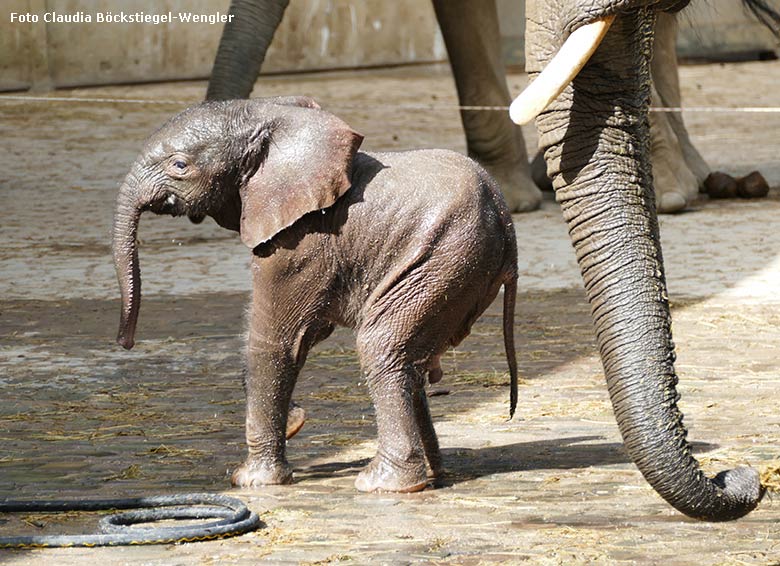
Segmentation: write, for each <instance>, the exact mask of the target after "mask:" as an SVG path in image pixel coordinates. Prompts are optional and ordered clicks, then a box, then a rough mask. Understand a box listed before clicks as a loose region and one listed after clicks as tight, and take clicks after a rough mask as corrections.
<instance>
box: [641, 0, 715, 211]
mask: <svg viewBox="0 0 780 566" xmlns="http://www.w3.org/2000/svg"><path fill="white" fill-rule="evenodd" d="M676 49H677V18H676V16H675V15H674V14H665V13H660V14H658V16H657V21H656V25H655V40H654V45H653V60H652V64H651V75H652V82H653V93H652V100H651V104H652V106H663V107H672V108H679V107H680V106H681V104H682V99H681V96H680V80H679V76H678V72H677V52H676ZM650 131H651V134H652V140H653V142H652V147H651V155H652V158H651V159H652V162H653V179H654V186H655V195H656V202H657V203H658V212H664V213H665V212H677V211H679V210H682V209H684V208H686V207H687V206H688V205H689V204H690V203H691V202H693V201H694V200H695V199H696V196H697V194H698V193H699V188H700V187H702V186H703V184H704V180H705V179H706V178H707V176H708V175H709V174H710V168H709V166H708V165H707V163H706V162H705V161H704V158H702V156H701V154H700V153H699V152H698V151H697V150H696V148H695V147H694V146H693V144H692V143H691V140H690V138H689V137H688V131H687V130H686V129H685V124H684V122H683V119H682V114H681V113H680V112H668V113H660V112H653V113H651V114H650Z"/></svg>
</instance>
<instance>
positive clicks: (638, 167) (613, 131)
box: [526, 3, 763, 521]
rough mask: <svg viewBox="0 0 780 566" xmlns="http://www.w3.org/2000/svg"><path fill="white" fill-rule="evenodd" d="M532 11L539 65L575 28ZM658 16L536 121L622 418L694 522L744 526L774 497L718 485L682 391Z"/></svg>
mask: <svg viewBox="0 0 780 566" xmlns="http://www.w3.org/2000/svg"><path fill="white" fill-rule="evenodd" d="M530 4H531V5H532V7H531V9H530V10H529V12H528V25H527V28H526V46H527V47H526V51H527V57H528V68H529V70H530V71H539V70H540V69H541V68H542V67H543V66H544V65H545V64H546V63H547V62H548V61H549V59H550V57H551V52H552V51H553V50H554V49H555V48H556V47H560V45H561V40H560V37H561V36H563V35H564V34H563V32H562V30H563V29H565V26H566V25H568V23H569V22H567V21H563V22H561V21H559V20H558V18H560V17H563V16H562V15H561V14H560V12H559V11H556V10H554V8H553V7H552V6H550V5H547V4H541V3H540V5H538V6H533V3H530ZM653 20H654V16H653V13H652V11H650V9H638V10H636V11H632V12H627V13H621V14H620V15H618V16H617V18H616V20H615V22H614V23H613V24H612V27H611V29H610V30H609V32H608V33H607V35H606V37H605V39H604V42H603V43H602V44H601V46H600V47H599V48H598V49H597V50H596V52H595V54H594V55H593V57H592V58H591V60H590V62H589V63H588V64H586V65H585V67H584V68H583V69H582V71H581V72H580V73H579V75H578V76H577V78H575V79H574V81H573V83H572V84H570V85H569V86H568V87H567V88H566V90H565V91H564V92H563V94H562V95H561V96H559V97H558V98H557V99H556V100H555V101H554V102H553V104H552V105H551V106H550V108H549V109H548V110H547V111H546V112H544V113H542V114H541V115H540V116H539V118H538V119H537V126H538V128H539V133H540V144H541V146H542V147H544V148H546V149H545V158H546V160H547V163H548V170H549V171H550V173H551V176H552V178H553V184H554V187H555V190H556V198H557V200H558V201H559V202H560V204H561V209H562V212H563V215H564V217H565V219H566V221H567V223H568V225H569V233H570V235H571V239H572V243H573V245H574V249H575V252H576V255H577V260H578V262H579V265H580V269H581V271H582V276H583V280H584V283H585V288H586V292H587V295H588V299H589V301H590V304H591V311H592V315H593V319H594V323H595V329H596V336H597V341H598V346H599V350H600V354H601V358H602V363H603V365H604V372H605V375H606V379H607V386H608V388H609V394H610V398H611V400H612V404H613V408H614V412H615V417H616V420H617V423H618V426H619V428H620V432H621V434H622V436H623V440H624V442H625V447H626V450H627V451H628V454H629V455H630V457H631V459H632V460H633V461H634V462H635V463H636V465H637V467H638V468H639V470H640V471H641V472H642V474H643V475H644V476H645V478H646V479H647V480H648V482H649V483H650V484H651V485H652V486H653V488H654V489H655V490H656V491H657V492H658V493H659V494H660V495H661V496H662V497H663V498H664V499H666V500H667V501H668V502H669V503H670V504H672V505H673V506H674V507H675V508H677V509H678V510H679V511H681V512H682V513H685V514H686V515H689V516H691V517H696V518H700V519H707V520H714V521H717V520H728V519H736V518H738V517H741V516H743V515H745V514H746V513H748V512H749V511H750V510H752V509H753V508H754V507H755V506H756V505H757V504H758V501H759V500H760V499H761V497H762V495H763V490H762V488H761V486H760V482H759V478H758V474H757V473H756V472H755V470H752V469H750V468H737V469H735V470H730V471H727V472H723V473H721V474H718V476H717V477H715V478H713V479H710V478H708V477H706V476H705V475H704V473H703V472H702V470H701V468H700V466H699V463H698V462H697V460H696V459H695V458H694V457H693V455H692V453H691V447H690V444H689V443H688V441H687V439H686V436H687V431H686V429H685V427H684V425H683V416H682V413H681V412H680V410H679V408H678V406H677V401H678V398H679V396H678V394H677V391H676V384H677V376H676V374H675V370H674V359H675V355H674V345H673V343H672V334H671V317H670V312H669V301H668V299H667V292H666V282H665V275H664V266H663V259H662V254H661V246H660V239H659V233H658V221H657V216H656V211H655V199H654V194H653V190H652V173H651V166H650V161H649V147H648V138H649V127H648V120H647V108H648V101H649V97H650V68H649V66H650V55H651V51H652V41H653V34H652V27H653Z"/></svg>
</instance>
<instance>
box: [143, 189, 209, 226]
mask: <svg viewBox="0 0 780 566" xmlns="http://www.w3.org/2000/svg"><path fill="white" fill-rule="evenodd" d="M146 208H147V209H148V210H151V211H152V212H154V213H155V214H161V215H168V216H184V215H185V214H187V210H188V208H189V207H188V206H187V204H186V203H185V202H184V200H183V199H181V198H179V197H178V196H176V195H175V194H173V193H166V194H163V195H162V196H161V197H160V198H157V199H155V200H153V201H151V202H150V203H149V204H148V205H147V206H146ZM193 216H196V215H193ZM196 217H197V216H196ZM201 220H202V218H201Z"/></svg>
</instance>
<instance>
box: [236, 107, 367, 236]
mask: <svg viewBox="0 0 780 566" xmlns="http://www.w3.org/2000/svg"><path fill="white" fill-rule="evenodd" d="M269 106H271V107H273V108H274V110H270V109H268V108H264V109H262V111H261V112H258V113H257V116H258V124H257V126H256V127H255V128H254V129H253V131H252V132H251V134H250V135H249V138H248V142H247V147H246V149H245V154H244V158H243V159H242V163H241V180H240V187H241V188H240V189H239V194H240V197H241V230H240V231H241V240H242V241H243V242H244V244H246V246H247V247H249V248H251V249H254V248H255V247H257V246H258V245H259V244H262V243H263V242H267V241H268V240H270V239H271V238H272V237H273V236H274V235H276V234H278V233H279V232H281V231H282V230H284V229H285V228H287V227H288V226H290V225H292V224H293V223H294V222H295V221H296V220H298V219H299V218H301V217H302V216H303V215H305V214H307V213H309V212H312V211H315V210H321V209H324V208H328V207H330V206H332V205H333V204H334V203H335V202H336V200H337V199H338V198H339V197H340V196H341V195H343V194H344V193H345V192H347V190H348V189H349V188H350V186H351V185H352V180H351V177H352V161H353V159H354V157H355V153H356V152H357V150H358V148H359V147H360V144H361V142H362V141H363V136H361V135H360V134H358V133H356V132H355V131H353V130H352V128H350V127H349V126H348V125H347V124H346V123H345V122H343V121H342V120H340V119H339V118H337V117H336V116H334V115H333V114H330V113H328V112H325V111H323V110H318V109H314V108H296V107H285V106H276V105H269Z"/></svg>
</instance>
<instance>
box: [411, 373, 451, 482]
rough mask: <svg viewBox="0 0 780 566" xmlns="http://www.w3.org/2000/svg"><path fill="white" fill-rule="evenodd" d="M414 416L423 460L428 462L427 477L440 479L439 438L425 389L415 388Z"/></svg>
mask: <svg viewBox="0 0 780 566" xmlns="http://www.w3.org/2000/svg"><path fill="white" fill-rule="evenodd" d="M413 403H414V416H415V420H416V421H417V428H418V430H419V431H420V439H421V440H422V444H423V450H424V452H425V460H426V461H427V462H428V478H429V479H432V480H437V479H440V478H441V477H442V476H443V475H444V462H443V461H442V458H441V451H440V450H439V439H438V437H437V436H436V430H435V429H434V428H433V420H432V419H431V411H430V409H429V408H428V398H427V396H426V394H425V389H423V388H420V389H417V390H416V391H415V393H414V398H413Z"/></svg>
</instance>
